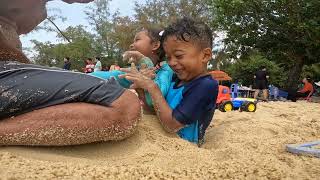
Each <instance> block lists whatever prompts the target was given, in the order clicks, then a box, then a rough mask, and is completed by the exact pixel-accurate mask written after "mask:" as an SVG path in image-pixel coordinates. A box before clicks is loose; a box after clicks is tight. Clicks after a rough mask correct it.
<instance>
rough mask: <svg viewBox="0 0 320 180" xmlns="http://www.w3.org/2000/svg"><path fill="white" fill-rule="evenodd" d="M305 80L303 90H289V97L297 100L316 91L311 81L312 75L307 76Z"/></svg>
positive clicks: (294, 100)
mask: <svg viewBox="0 0 320 180" xmlns="http://www.w3.org/2000/svg"><path fill="white" fill-rule="evenodd" d="M302 82H303V84H304V85H303V88H302V89H301V90H298V91H296V92H289V94H288V97H287V99H288V100H291V101H293V102H296V101H297V99H298V98H305V97H308V96H309V95H310V93H313V92H314V87H313V85H312V83H311V78H310V77H305V78H303V79H302Z"/></svg>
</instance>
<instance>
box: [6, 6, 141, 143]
mask: <svg viewBox="0 0 320 180" xmlns="http://www.w3.org/2000/svg"><path fill="white" fill-rule="evenodd" d="M33 1H34V0H33ZM10 2H12V3H13V2H16V3H17V2H18V1H16V0H13V1H1V3H0V4H1V6H0V7H1V8H3V7H11V6H9V5H10ZM19 2H21V3H22V4H23V2H27V1H23V0H21V1H19ZM28 2H29V1H28ZM39 2H40V1H39ZM41 2H45V1H41ZM3 3H9V5H8V6H2V5H3ZM29 3H30V2H29ZM30 4H32V3H30ZM11 5H12V7H14V4H11ZM27 5H28V4H26V6H27ZM37 5H38V4H33V6H34V7H37ZM43 6H44V4H42V6H41V7H43ZM8 9H10V8H8ZM21 11H22V10H21ZM1 13H2V14H1V15H0V16H2V15H3V11H1ZM5 15H6V14H5ZM7 15H8V14H7ZM7 17H8V16H7ZM7 19H10V18H7ZM12 22H14V23H13V24H16V23H17V22H19V21H12ZM39 22H40V21H39ZM39 22H38V21H37V23H39ZM37 23H34V24H33V25H30V24H29V25H30V26H28V27H34V26H35V25H37ZM18 27H23V26H18ZM27 31H28V30H26V29H25V30H24V31H21V32H27ZM21 32H18V34H20V33H21ZM10 42H11V41H10ZM10 42H8V38H7V37H5V36H4V35H3V34H2V33H1V31H0V78H1V79H0V105H1V107H0V145H58V146H60V145H74V144H83V143H90V142H96V141H107V140H120V139H123V138H126V137H128V136H129V135H131V134H132V133H133V132H134V129H135V126H136V124H137V122H138V120H139V118H140V115H141V114H140V111H141V108H140V104H139V100H138V98H137V96H136V95H135V94H133V93H132V92H130V91H128V90H125V89H121V88H119V87H118V86H117V84H116V83H112V82H109V81H104V80H101V79H98V78H95V77H92V76H88V75H85V74H81V73H72V72H63V71H61V70H54V69H50V68H45V67H40V66H35V65H28V64H21V63H20V62H23V63H29V62H30V61H29V60H28V59H27V58H26V56H24V55H23V54H22V52H21V51H19V50H18V49H16V48H15V47H16V46H15V44H12V43H10ZM37 75H40V76H37ZM61 75H65V78H60V79H59V78H56V77H59V76H61ZM78 79H81V80H83V81H87V82H90V84H88V85H87V86H78V84H79V83H81V82H79V81H77V80H78ZM41 80H43V81H42V82H40V81H41ZM77 83H78V84H77ZM61 86H62V87H61ZM64 87H70V88H65V89H64ZM99 89H100V90H99ZM104 90H105V91H104ZM113 90H115V91H116V92H117V93H116V94H115V93H113V94H112V92H113ZM111 94H112V95H111Z"/></svg>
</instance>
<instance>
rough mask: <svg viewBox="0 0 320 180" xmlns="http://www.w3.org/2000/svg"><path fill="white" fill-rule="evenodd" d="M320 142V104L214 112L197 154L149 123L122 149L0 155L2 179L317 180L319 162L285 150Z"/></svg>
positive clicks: (18, 150) (108, 146) (103, 146)
mask: <svg viewBox="0 0 320 180" xmlns="http://www.w3.org/2000/svg"><path fill="white" fill-rule="evenodd" d="M315 140H320V104H319V103H308V102H302V101H300V102H297V103H291V102H269V103H259V104H258V110H257V111H256V112H255V113H246V112H238V111H234V112H227V113H222V112H219V111H216V114H215V116H214V121H213V122H212V123H211V125H210V127H209V128H208V130H207V134H206V143H205V144H204V145H203V147H202V148H198V147H196V146H195V145H193V144H190V143H188V142H186V141H184V140H181V139H179V138H177V137H176V136H175V135H170V134H167V133H165V132H164V131H163V130H162V128H161V125H160V124H159V122H158V121H157V119H156V117H154V116H152V115H144V116H143V119H142V121H141V122H140V123H139V125H138V128H137V131H136V133H135V134H134V135H133V136H132V137H130V138H128V139H126V140H124V141H121V142H105V143H95V144H87V145H81V146H69V147H0V179H35V178H38V179H116V178H117V179H149V178H152V179H214V178H219V179H221V178H226V179H317V177H318V178H319V177H320V170H319V169H320V159H319V158H314V157H307V156H297V155H293V154H291V153H288V152H286V151H285V145H286V144H291V143H293V144H294V143H305V142H309V141H315Z"/></svg>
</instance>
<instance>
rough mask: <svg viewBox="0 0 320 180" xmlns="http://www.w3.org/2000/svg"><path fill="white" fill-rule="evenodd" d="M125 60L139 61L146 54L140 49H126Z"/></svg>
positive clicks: (130, 61) (129, 61)
mask: <svg viewBox="0 0 320 180" xmlns="http://www.w3.org/2000/svg"><path fill="white" fill-rule="evenodd" d="M122 57H123V61H125V62H126V61H127V62H128V63H138V62H139V61H140V59H142V58H144V57H145V56H144V55H143V54H142V53H141V52H139V51H126V52H125V53H124V54H123V55H122Z"/></svg>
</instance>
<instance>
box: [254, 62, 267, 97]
mask: <svg viewBox="0 0 320 180" xmlns="http://www.w3.org/2000/svg"><path fill="white" fill-rule="evenodd" d="M254 79H255V84H254V89H255V92H254V98H255V99H257V97H258V95H259V93H260V91H261V90H262V93H263V100H264V101H267V100H268V79H269V76H268V75H267V68H266V67H265V66H262V67H261V68H260V70H258V71H257V72H256V73H255V75H254Z"/></svg>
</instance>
